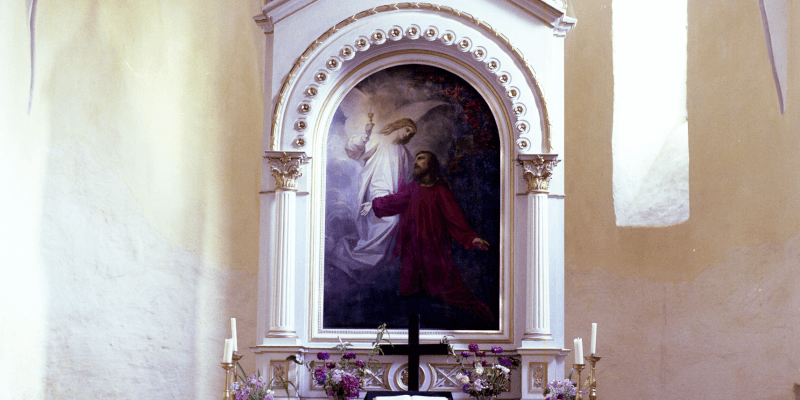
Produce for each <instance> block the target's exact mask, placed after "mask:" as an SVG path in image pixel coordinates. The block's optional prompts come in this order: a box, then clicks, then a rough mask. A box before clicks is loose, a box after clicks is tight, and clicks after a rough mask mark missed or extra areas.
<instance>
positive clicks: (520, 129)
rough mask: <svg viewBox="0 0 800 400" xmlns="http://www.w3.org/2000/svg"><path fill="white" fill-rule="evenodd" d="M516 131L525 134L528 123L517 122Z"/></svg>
mask: <svg viewBox="0 0 800 400" xmlns="http://www.w3.org/2000/svg"><path fill="white" fill-rule="evenodd" d="M517 131H518V132H519V133H525V132H527V131H528V123H527V122H525V121H519V122H517Z"/></svg>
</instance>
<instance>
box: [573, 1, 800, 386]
mask: <svg viewBox="0 0 800 400" xmlns="http://www.w3.org/2000/svg"><path fill="white" fill-rule="evenodd" d="M570 11H571V14H572V15H573V16H575V17H576V18H577V19H578V25H577V27H576V28H575V29H574V30H573V31H572V32H570V34H569V35H568V36H567V39H566V65H567V67H566V98H567V100H566V149H565V157H566V160H567V161H566V163H565V174H566V193H567V200H566V210H565V214H566V250H565V251H566V337H567V338H573V337H577V336H582V337H584V338H588V336H589V331H590V324H591V322H597V323H598V324H599V328H598V331H599V332H598V336H599V339H598V353H599V354H598V355H600V356H601V357H603V360H602V361H601V362H600V364H599V374H600V376H603V377H604V378H603V379H602V380H601V381H600V383H599V385H600V389H599V392H600V394H601V397H602V398H607V399H633V398H648V399H668V398H669V399H675V398H690V397H693V396H699V397H708V398H715V399H722V398H731V399H736V398H756V399H790V398H794V395H793V384H794V383H795V382H798V383H800V367H798V365H800V356H798V354H800V291H798V287H800V266H798V264H799V260H800V257H799V256H800V230H799V229H798V227H799V225H800V207H798V205H799V204H798V202H800V157H798V156H797V154H798V153H799V151H800V115H798V112H797V111H798V105H799V104H800V99H798V98H797V97H796V96H794V95H793V94H794V93H798V92H800V81H799V80H797V79H795V78H796V77H797V76H800V70H799V69H800V52H798V51H797V49H798V47H799V46H800V29H798V25H797V24H796V22H797V21H800V7H798V6H797V5H796V4H794V3H792V2H789V16H788V20H789V21H790V22H789V29H790V30H789V46H788V47H789V71H788V75H789V89H788V100H787V108H786V112H785V114H783V115H781V114H780V111H779V108H778V101H777V95H776V90H775V85H774V82H773V78H772V70H771V65H770V63H769V58H768V55H767V48H766V40H765V38H764V32H763V29H762V25H761V15H760V13H759V8H758V2H757V1H755V0H753V1H747V2H745V1H740V2H725V1H711V2H697V1H690V2H689V37H688V55H689V59H688V60H689V61H688V93H687V95H688V104H687V105H688V113H689V154H690V167H689V168H690V169H689V175H690V202H691V206H690V208H691V216H690V219H689V221H688V222H686V223H683V224H680V225H677V226H672V227H664V228H621V227H617V226H615V223H614V205H613V203H612V194H611V177H612V171H611V128H612V104H613V74H612V65H613V64H612V59H611V50H612V49H611V13H612V7H611V0H579V1H572V2H571V10H570ZM642 17H644V18H648V17H657V16H648V15H643V16H642ZM629 34H637V32H629Z"/></svg>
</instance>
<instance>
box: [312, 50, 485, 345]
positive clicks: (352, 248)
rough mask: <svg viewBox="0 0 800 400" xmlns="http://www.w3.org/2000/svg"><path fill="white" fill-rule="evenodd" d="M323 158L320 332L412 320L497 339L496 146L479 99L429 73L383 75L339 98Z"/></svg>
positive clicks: (407, 70) (422, 68) (453, 79)
mask: <svg viewBox="0 0 800 400" xmlns="http://www.w3.org/2000/svg"><path fill="white" fill-rule="evenodd" d="M376 128H377V129H376ZM326 151H327V162H326V188H327V191H326V197H325V204H326V206H325V253H324V266H323V268H324V269H323V271H324V272H323V279H324V286H323V328H324V329H341V328H347V329H352V328H364V329H373V328H374V327H375V326H378V325H380V324H381V323H386V324H387V326H388V327H389V328H405V327H406V326H407V321H408V315H410V314H412V313H413V314H420V316H421V318H420V319H421V325H422V327H423V328H426V329H442V330H496V329H498V326H499V323H498V320H499V315H498V313H499V303H500V265H499V264H500V253H499V251H500V245H499V244H500V181H499V180H500V140H499V136H498V132H497V125H496V123H495V121H494V117H493V115H492V113H491V110H490V109H489V107H488V105H487V104H486V102H485V101H484V100H483V98H482V97H481V96H480V94H479V93H478V92H477V91H476V90H475V89H474V88H473V87H472V86H471V85H469V84H468V83H467V82H466V81H464V80H463V79H461V78H460V77H458V76H457V75H455V74H453V73H451V72H448V71H445V70H443V69H441V68H437V67H432V66H426V65H415V64H407V65H401V66H395V67H390V68H387V69H384V70H381V71H379V72H376V73H374V74H372V75H370V76H368V77H366V78H365V79H363V80H362V81H361V82H359V83H358V84H357V85H356V86H355V87H354V88H352V89H351V90H350V91H349V92H348V93H347V95H346V96H345V97H344V99H343V100H342V102H341V103H340V105H339V107H338V109H337V111H336V113H335V115H334V117H333V120H332V122H331V126H330V129H329V131H328V141H327V150H326ZM420 159H421V160H422V161H420ZM432 161H435V163H434V162H432ZM421 163H422V164H424V165H421ZM432 164H435V165H432ZM423 167H424V168H423ZM431 177H435V179H436V183H435V184H434V183H433V182H430V181H428V180H429V179H431ZM420 188H422V190H419V189H420ZM428 189H431V190H428ZM412 193H413V196H416V197H414V198H415V199H416V200H415V201H416V202H411V203H409V202H407V201H406V202H405V203H404V202H403V201H404V200H403V199H411V198H412V197H409V196H406V197H403V196H405V195H407V194H408V195H410V194H412ZM420 196H421V197H420ZM431 196H433V197H431ZM442 196H444V197H442ZM434 197H435V198H434ZM390 199H391V202H390V203H391V204H392V207H390V208H386V207H384V206H385V205H387V204H389V203H387V201H389V200H390ZM420 201H421V203H420ZM373 204H375V205H376V207H374V208H373ZM420 204H425V205H424V206H423V208H419V207H421V206H420ZM414 210H416V211H414ZM419 210H424V211H425V213H426V215H428V216H429V217H430V218H428V219H419V218H418V217H419V215H417V214H418V211H419ZM422 225H425V226H424V227H423V226H422ZM434 238H435V239H434ZM451 238H452V240H451ZM416 254H424V256H420V257H416V258H415V257H414V256H413V255H416Z"/></svg>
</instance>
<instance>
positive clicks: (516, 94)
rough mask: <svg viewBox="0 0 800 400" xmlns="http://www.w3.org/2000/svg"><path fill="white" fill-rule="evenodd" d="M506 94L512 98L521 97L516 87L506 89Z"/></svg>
mask: <svg viewBox="0 0 800 400" xmlns="http://www.w3.org/2000/svg"><path fill="white" fill-rule="evenodd" d="M506 95H508V97H509V98H511V100H516V99H517V98H519V89H517V88H515V87H512V88H508V90H507V91H506Z"/></svg>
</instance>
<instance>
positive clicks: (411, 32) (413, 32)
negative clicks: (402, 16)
mask: <svg viewBox="0 0 800 400" xmlns="http://www.w3.org/2000/svg"><path fill="white" fill-rule="evenodd" d="M406 34H407V35H408V37H409V38H411V39H416V38H418V37H419V27H418V26H416V25H411V26H409V27H408V29H407V30H406Z"/></svg>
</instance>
